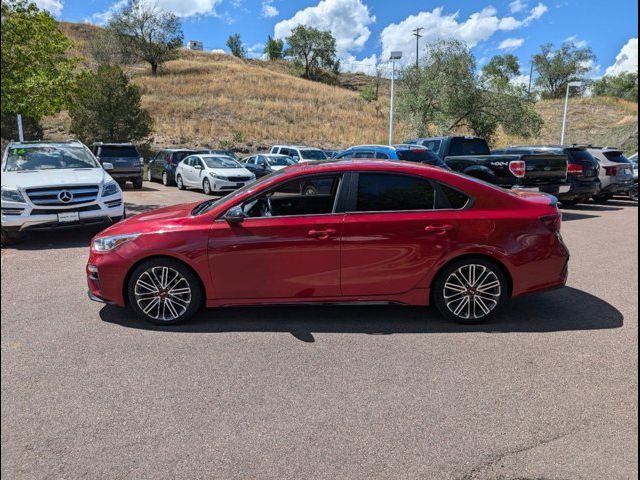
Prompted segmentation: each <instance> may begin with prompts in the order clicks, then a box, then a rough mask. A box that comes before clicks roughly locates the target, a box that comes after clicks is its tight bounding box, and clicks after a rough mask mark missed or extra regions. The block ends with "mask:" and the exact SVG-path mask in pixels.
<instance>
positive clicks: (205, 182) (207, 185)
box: [202, 178, 213, 195]
mask: <svg viewBox="0 0 640 480" xmlns="http://www.w3.org/2000/svg"><path fill="white" fill-rule="evenodd" d="M202 191H203V192H204V194H205V195H211V194H212V193H213V191H212V190H211V182H209V179H208V178H205V179H204V180H203V181H202Z"/></svg>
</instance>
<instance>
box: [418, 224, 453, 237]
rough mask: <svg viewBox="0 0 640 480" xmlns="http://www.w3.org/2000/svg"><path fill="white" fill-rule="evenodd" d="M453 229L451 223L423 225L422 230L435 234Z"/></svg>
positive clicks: (442, 233) (441, 233)
mask: <svg viewBox="0 0 640 480" xmlns="http://www.w3.org/2000/svg"><path fill="white" fill-rule="evenodd" d="M452 230H453V225H449V224H445V225H427V226H426V227H424V231H425V232H427V233H435V234H436V235H444V234H445V233H447V232H450V231H452Z"/></svg>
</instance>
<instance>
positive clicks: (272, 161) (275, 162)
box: [267, 157, 296, 167]
mask: <svg viewBox="0 0 640 480" xmlns="http://www.w3.org/2000/svg"><path fill="white" fill-rule="evenodd" d="M267 158H268V159H269V165H271V166H273V167H288V166H289V165H294V164H295V163H296V162H294V161H293V159H291V158H287V157H267Z"/></svg>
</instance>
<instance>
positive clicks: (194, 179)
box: [176, 155, 256, 195]
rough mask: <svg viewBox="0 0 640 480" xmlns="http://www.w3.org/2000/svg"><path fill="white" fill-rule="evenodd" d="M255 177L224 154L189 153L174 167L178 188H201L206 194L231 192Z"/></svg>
mask: <svg viewBox="0 0 640 480" xmlns="http://www.w3.org/2000/svg"><path fill="white" fill-rule="evenodd" d="M255 179H256V176H255V175H254V174H253V173H251V172H250V171H249V170H247V169H246V168H244V167H243V166H242V165H240V164H239V163H238V162H237V161H236V160H234V159H233V158H231V157H227V156H224V155H191V156H189V157H187V158H185V159H184V160H182V161H181V162H180V163H179V164H178V166H177V168H176V185H177V186H178V188H179V189H180V190H184V189H185V188H187V187H192V188H201V189H202V190H203V191H204V193H206V194H207V195H212V194H214V193H227V192H232V191H233V190H236V189H238V188H240V187H244V186H245V185H246V184H247V183H251V182H253V181H255Z"/></svg>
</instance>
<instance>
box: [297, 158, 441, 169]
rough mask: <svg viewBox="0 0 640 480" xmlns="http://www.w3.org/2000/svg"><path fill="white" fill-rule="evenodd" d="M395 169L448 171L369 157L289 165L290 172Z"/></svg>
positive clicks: (420, 164)
mask: <svg viewBox="0 0 640 480" xmlns="http://www.w3.org/2000/svg"><path fill="white" fill-rule="evenodd" d="M368 169H372V170H389V171H391V170H393V171H407V172H409V171H416V172H417V171H423V172H424V171H425V170H424V169H430V170H432V171H437V172H446V171H447V170H443V169H442V168H440V167H435V166H431V165H427V164H423V163H416V162H404V161H401V160H376V159H368V158H358V159H336V160H319V161H313V162H304V163H296V164H295V165H291V166H290V167H287V169H286V170H287V171H288V172H301V173H302V172H304V173H316V172H317V173H322V172H325V171H327V172H328V171H350V170H368Z"/></svg>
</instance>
